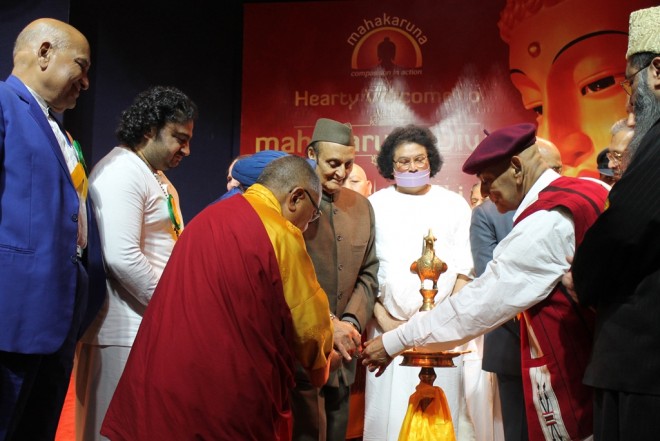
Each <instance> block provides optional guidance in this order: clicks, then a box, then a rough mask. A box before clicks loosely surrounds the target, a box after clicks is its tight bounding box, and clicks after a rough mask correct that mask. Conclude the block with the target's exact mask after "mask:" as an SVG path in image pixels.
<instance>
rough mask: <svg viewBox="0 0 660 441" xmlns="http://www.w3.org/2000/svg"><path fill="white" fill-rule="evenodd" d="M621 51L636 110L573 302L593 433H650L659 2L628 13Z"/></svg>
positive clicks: (658, 402)
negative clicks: (586, 311) (585, 335)
mask: <svg viewBox="0 0 660 441" xmlns="http://www.w3.org/2000/svg"><path fill="white" fill-rule="evenodd" d="M626 57H627V66H626V78H625V81H624V82H623V83H622V84H621V85H622V86H623V87H624V89H626V91H627V92H628V94H629V95H630V103H629V104H630V107H632V108H633V115H634V118H635V130H634V135H633V138H632V140H631V141H630V144H629V145H628V149H627V151H628V152H630V158H631V159H630V163H629V165H628V166H627V168H626V169H625V171H624V172H623V175H622V177H621V179H620V180H619V181H618V182H617V184H616V185H615V186H614V187H613V188H612V191H611V193H610V195H609V208H608V209H607V211H605V213H603V215H602V216H601V217H600V218H599V219H598V220H597V221H596V223H594V225H593V227H592V228H591V229H590V230H589V231H588V232H587V235H586V236H585V238H584V241H583V242H582V244H581V245H580V247H579V248H578V250H577V253H576V255H575V260H574V264H573V270H572V273H573V279H574V282H575V290H576V292H577V295H578V299H579V302H580V304H581V305H584V306H593V307H595V308H596V333H595V335H594V346H593V351H592V354H591V360H590V361H589V365H588V367H587V371H586V374H585V377H584V381H585V383H586V384H588V385H589V386H593V387H594V400H595V405H594V423H595V424H594V439H596V440H642V439H643V440H647V439H657V438H658V430H657V423H656V421H657V418H658V417H657V414H658V409H660V377H659V376H658V374H659V373H660V352H658V349H659V348H660V326H658V317H660V295H659V293H660V229H659V228H658V225H660V204H658V203H657V201H658V199H660V175H659V174H658V170H660V7H654V8H648V9H641V10H639V11H636V12H633V13H632V14H631V16H630V34H629V41H628V52H627V56H626ZM649 201H651V202H649ZM622 363H623V364H627V365H629V366H630V368H629V369H622V368H621V367H620V365H621V364H622ZM631 363H632V364H631ZM617 366H618V367H617Z"/></svg>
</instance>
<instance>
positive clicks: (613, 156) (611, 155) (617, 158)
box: [607, 151, 623, 162]
mask: <svg viewBox="0 0 660 441" xmlns="http://www.w3.org/2000/svg"><path fill="white" fill-rule="evenodd" d="M607 159H609V160H610V161H613V162H621V160H622V159H623V153H619V152H613V151H609V152H607Z"/></svg>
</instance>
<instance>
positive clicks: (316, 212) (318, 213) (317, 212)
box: [303, 188, 321, 222]
mask: <svg viewBox="0 0 660 441" xmlns="http://www.w3.org/2000/svg"><path fill="white" fill-rule="evenodd" d="M303 191H304V192H305V194H307V197H308V198H309V202H311V203H312V207H314V214H313V215H312V218H311V219H310V220H309V221H310V222H314V221H315V220H316V219H318V218H319V217H321V209H320V208H319V206H318V205H316V202H314V198H313V197H312V195H311V194H309V192H308V191H307V190H306V189H304V188H303Z"/></svg>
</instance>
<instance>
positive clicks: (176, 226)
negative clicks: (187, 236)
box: [133, 150, 181, 239]
mask: <svg viewBox="0 0 660 441" xmlns="http://www.w3.org/2000/svg"><path fill="white" fill-rule="evenodd" d="M133 151H134V152H135V154H136V155H138V158H140V159H141V160H142V162H144V163H145V164H146V166H147V167H149V170H150V171H151V173H152V174H153V176H154V178H155V179H156V182H157V183H158V186H159V187H160V189H161V190H162V192H163V194H164V195H165V200H166V201H167V211H168V212H169V215H170V222H171V223H172V229H173V230H174V234H176V237H177V239H178V238H179V234H181V222H180V221H179V217H178V214H177V210H176V208H175V205H176V201H175V200H174V196H172V195H171V194H170V192H169V191H168V190H167V188H168V187H167V183H165V182H163V180H162V179H161V173H162V172H161V171H160V170H156V169H155V168H154V167H152V165H151V163H150V162H149V161H148V160H147V158H145V156H144V154H143V153H142V152H141V151H137V150H133Z"/></svg>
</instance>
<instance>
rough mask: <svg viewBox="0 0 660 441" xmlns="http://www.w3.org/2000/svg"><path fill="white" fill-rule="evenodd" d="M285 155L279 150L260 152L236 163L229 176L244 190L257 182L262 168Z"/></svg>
mask: <svg viewBox="0 0 660 441" xmlns="http://www.w3.org/2000/svg"><path fill="white" fill-rule="evenodd" d="M286 155H287V153H285V152H282V151H279V150H262V151H260V152H256V153H254V154H252V155H250V156H248V157H247V158H242V159H239V160H238V161H236V164H234V168H233V169H232V170H231V176H232V177H233V178H234V179H236V180H237V181H238V182H240V183H241V185H243V187H244V188H247V187H249V186H250V185H252V184H254V183H255V182H257V179H258V178H259V175H260V174H261V172H262V171H264V168H266V166H267V165H268V164H269V163H270V162H271V161H273V160H275V159H277V158H281V157H282V156H286Z"/></svg>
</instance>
